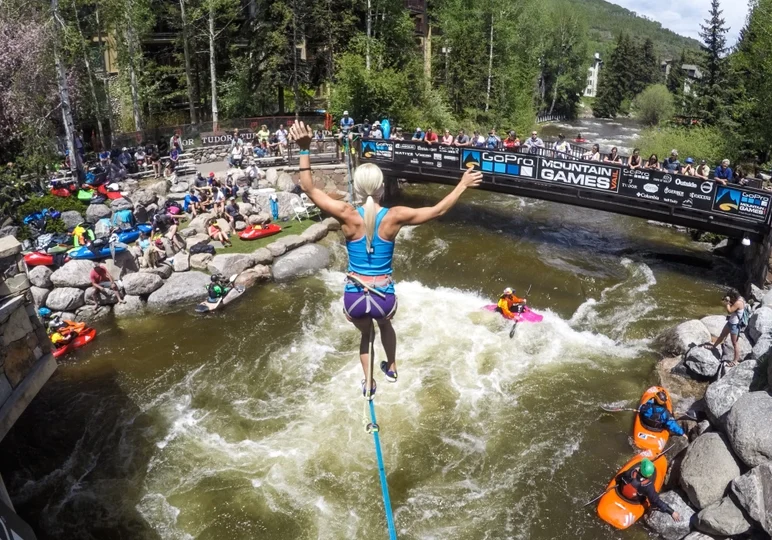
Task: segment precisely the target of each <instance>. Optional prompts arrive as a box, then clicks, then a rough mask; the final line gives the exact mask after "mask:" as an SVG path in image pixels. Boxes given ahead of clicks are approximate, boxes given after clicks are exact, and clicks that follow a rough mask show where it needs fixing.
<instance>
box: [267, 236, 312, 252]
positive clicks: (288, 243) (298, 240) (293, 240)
mask: <svg viewBox="0 0 772 540" xmlns="http://www.w3.org/2000/svg"><path fill="white" fill-rule="evenodd" d="M307 243H308V240H307V239H306V238H303V236H301V235H299V234H288V235H287V236H282V237H281V238H279V239H278V240H276V242H274V244H279V245H282V246H284V249H285V250H286V251H292V250H293V249H297V248H299V247H300V246H304V245H306V244H307Z"/></svg>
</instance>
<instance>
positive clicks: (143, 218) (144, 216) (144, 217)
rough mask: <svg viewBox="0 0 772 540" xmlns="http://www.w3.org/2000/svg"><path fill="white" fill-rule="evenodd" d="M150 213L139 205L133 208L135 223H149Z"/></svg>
mask: <svg viewBox="0 0 772 540" xmlns="http://www.w3.org/2000/svg"><path fill="white" fill-rule="evenodd" d="M150 217H151V216H150V212H148V210H147V208H145V207H144V206H143V205H141V204H137V205H135V206H134V220H135V221H136V222H137V223H147V222H148V221H150Z"/></svg>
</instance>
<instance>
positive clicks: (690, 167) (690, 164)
mask: <svg viewBox="0 0 772 540" xmlns="http://www.w3.org/2000/svg"><path fill="white" fill-rule="evenodd" d="M684 164H685V165H684V166H683V168H682V169H681V174H683V175H684V176H697V172H696V171H695V170H694V160H693V159H692V158H690V157H688V158H686V161H684Z"/></svg>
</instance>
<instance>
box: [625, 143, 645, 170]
mask: <svg viewBox="0 0 772 540" xmlns="http://www.w3.org/2000/svg"><path fill="white" fill-rule="evenodd" d="M642 165H643V162H642V161H641V151H640V149H638V148H636V149H635V150H633V155H632V156H630V158H629V159H628V160H627V166H628V167H630V168H631V169H639V168H640V167H641V166H642Z"/></svg>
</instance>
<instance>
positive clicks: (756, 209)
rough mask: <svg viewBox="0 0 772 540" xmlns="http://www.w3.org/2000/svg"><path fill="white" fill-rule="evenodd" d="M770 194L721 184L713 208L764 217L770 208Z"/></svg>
mask: <svg viewBox="0 0 772 540" xmlns="http://www.w3.org/2000/svg"><path fill="white" fill-rule="evenodd" d="M769 204H770V196H769V195H764V194H762V193H754V192H750V191H746V190H744V189H736V188H731V187H723V186H719V187H718V189H717V190H716V198H715V199H714V201H713V210H715V211H718V212H724V213H727V214H736V215H739V216H744V217H753V218H757V219H758V218H761V219H763V218H764V217H765V216H766V215H767V210H769Z"/></svg>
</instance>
